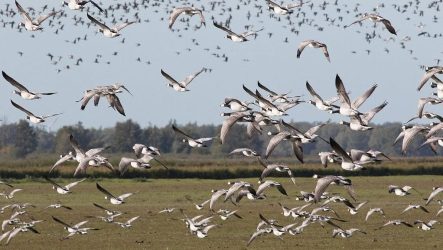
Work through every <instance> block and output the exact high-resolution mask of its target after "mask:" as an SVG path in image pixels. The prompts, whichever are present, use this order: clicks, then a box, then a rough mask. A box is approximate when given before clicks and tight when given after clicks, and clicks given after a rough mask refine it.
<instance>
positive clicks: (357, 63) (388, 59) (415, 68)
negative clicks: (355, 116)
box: [0, 0, 443, 130]
mask: <svg viewBox="0 0 443 250" xmlns="http://www.w3.org/2000/svg"><path fill="white" fill-rule="evenodd" d="M4 2H5V1H3V2H2V3H0V8H1V9H3V10H4V9H5V8H6V7H5V6H6V4H5V3H4ZM7 2H9V4H10V5H11V7H12V8H13V9H14V10H16V8H15V5H14V2H13V1H12V0H8V1H7ZM19 2H20V3H21V5H22V6H23V7H25V8H27V7H31V6H32V7H34V8H35V9H36V10H40V9H41V8H42V6H43V5H44V4H46V3H45V2H48V4H49V7H50V8H52V6H54V7H55V8H56V9H57V10H64V11H65V13H66V15H67V17H62V18H60V19H57V20H56V21H58V20H59V21H61V22H62V23H63V25H64V29H63V31H60V32H59V34H58V35H56V34H54V31H55V30H56V27H49V26H48V24H49V23H48V22H46V23H44V24H43V25H42V26H43V27H44V30H43V32H33V33H31V32H25V31H24V32H21V33H20V32H18V30H17V29H16V28H14V29H11V28H10V27H6V28H3V27H2V26H0V32H1V37H2V46H1V47H0V55H1V56H0V65H1V69H2V70H4V71H5V72H7V73H8V74H9V75H10V76H12V77H14V78H15V79H16V80H18V81H19V82H21V83H22V84H24V85H25V86H26V87H28V88H29V89H30V90H35V91H57V92H58V94H57V95H53V96H47V97H44V98H43V99H41V100H34V101H26V100H23V99H20V98H19V97H18V96H17V95H13V94H12V93H11V92H12V90H13V87H12V86H11V85H9V84H8V83H7V82H6V81H5V80H4V79H3V78H1V79H0V83H1V84H0V87H1V90H2V91H0V106H1V107H2V109H1V111H0V112H1V113H0V117H1V119H2V120H6V121H7V122H16V121H17V120H19V119H23V118H24V114H23V113H22V112H20V111H18V110H16V109H15V108H13V107H12V106H11V104H10V103H9V100H10V99H12V100H14V101H15V102H17V103H19V104H20V105H22V106H24V107H26V108H28V109H29V110H31V111H32V112H34V113H35V114H50V113H58V112H63V115H62V116H59V117H58V118H57V119H50V120H49V121H47V122H46V126H47V127H48V128H49V129H52V130H53V129H57V128H58V127H61V126H63V125H69V124H74V123H76V122H78V121H82V122H83V123H84V124H85V125H86V126H87V127H109V126H113V125H114V124H115V122H119V121H125V120H126V119H132V120H134V121H136V122H138V123H139V124H140V125H141V126H142V127H145V126H148V125H150V124H151V125H159V126H163V125H165V124H167V123H168V121H169V120H171V119H175V120H176V121H177V122H178V123H179V124H183V123H187V122H197V123H199V124H219V123H221V122H222V117H220V115H219V114H220V113H221V112H224V111H227V110H226V109H223V108H221V107H220V103H221V102H222V101H223V99H224V98H225V97H236V98H240V99H243V100H250V98H249V96H248V95H247V94H246V93H245V92H244V91H243V90H242V84H245V85H246V86H248V87H249V88H251V89H254V88H256V86H257V80H259V81H261V82H262V83H264V84H265V85H267V86H268V87H269V88H271V89H273V90H276V91H279V92H286V91H291V93H293V94H301V95H305V96H304V98H305V99H306V98H308V92H307V91H306V88H305V82H306V81H309V82H310V83H311V85H312V86H313V87H314V88H315V89H316V90H317V92H318V93H319V94H320V95H322V96H324V97H331V96H333V95H334V94H335V85H334V79H335V74H337V73H338V74H339V75H340V77H341V78H342V80H343V82H344V84H345V86H346V88H347V89H348V91H350V92H351V99H352V98H353V97H355V96H357V95H360V94H361V93H362V92H363V91H364V90H366V89H368V88H369V87H370V86H371V85H372V84H374V83H377V84H378V85H379V87H378V88H377V89H376V91H375V92H374V94H373V95H372V96H371V98H370V99H368V101H367V102H366V103H365V104H364V105H363V106H362V107H361V110H362V111H366V110H369V109H371V108H373V107H375V106H377V105H379V104H381V103H382V102H383V101H384V100H387V101H388V102H389V105H388V106H387V107H386V108H385V109H384V110H383V111H382V112H380V114H379V115H377V116H376V117H375V118H374V120H373V121H374V122H375V123H383V122H387V121H406V120H407V119H409V118H410V117H412V116H414V115H415V114H416V112H417V101H418V98H419V97H425V96H428V95H430V94H431V92H432V90H431V88H430V84H428V85H427V86H426V87H424V88H423V89H422V91H421V92H417V91H416V88H417V85H418V82H419V80H420V78H421V77H422V75H423V72H424V71H423V70H422V69H420V67H419V65H435V64H436V61H435V60H434V59H437V58H441V56H442V51H443V48H442V47H443V46H442V44H443V43H442V37H438V38H428V37H424V36H418V34H419V33H420V32H422V31H427V32H429V33H431V34H433V33H437V32H441V23H439V22H438V21H439V20H437V22H433V17H434V15H436V16H437V17H439V16H441V13H440V12H436V11H435V8H427V7H428V6H427V5H428V4H425V3H421V4H420V5H418V11H419V10H424V16H418V14H413V10H414V9H415V6H413V7H409V8H408V9H407V11H406V12H405V13H399V12H398V11H396V10H395V9H394V7H393V6H392V4H394V3H398V2H399V1H367V2H370V3H368V4H361V6H359V7H358V11H357V12H354V8H355V1H338V6H334V5H333V3H334V1H330V5H328V6H327V7H326V9H325V10H321V8H319V7H318V6H319V5H320V4H321V3H323V1H313V2H314V8H313V10H311V9H310V8H309V6H307V5H305V6H303V7H302V8H301V11H303V12H306V17H307V18H309V19H313V20H314V21H313V22H312V24H311V26H309V25H307V24H303V25H302V26H301V27H299V26H298V25H297V22H299V21H301V20H302V17H301V16H299V17H298V18H297V17H296V15H297V10H296V11H295V13H293V14H292V15H291V19H292V21H294V22H295V24H293V27H294V28H296V29H297V30H299V34H298V35H296V34H294V33H291V32H290V29H291V27H290V25H288V22H287V20H286V19H285V18H286V17H284V16H283V17H281V18H282V21H280V22H279V21H277V20H276V19H275V18H272V17H270V16H269V14H270V11H268V10H267V6H266V3H265V1H264V0H259V1H251V2H250V3H249V4H248V5H244V4H243V3H240V2H237V1H227V2H229V3H226V6H221V5H220V6H217V7H215V9H214V11H212V10H211V8H210V5H209V2H208V1H187V2H185V1H180V2H178V3H176V2H174V3H173V4H166V2H164V3H162V2H159V1H152V0H151V1H150V7H149V8H147V9H144V8H142V9H140V10H137V11H138V12H139V16H140V18H141V20H142V21H141V23H136V24H134V25H132V26H129V27H127V28H125V29H124V30H122V32H121V33H122V36H120V37H118V38H114V39H110V38H106V37H103V36H102V35H101V34H97V33H96V30H97V27H96V26H95V25H91V26H90V27H87V25H78V26H75V25H74V22H73V19H72V18H73V17H74V15H77V16H80V17H82V18H83V20H85V23H89V20H87V19H86V11H85V10H83V11H73V10H69V9H68V8H67V7H62V6H61V4H60V1H29V0H22V1H19ZM118 2H122V1H101V4H100V5H101V6H102V7H104V8H106V7H108V6H110V5H114V6H115V5H116V3H118ZM137 2H141V1H137ZM234 2H235V3H234ZM383 2H384V3H385V7H383V8H379V10H378V12H379V14H380V15H382V16H384V17H385V18H388V19H390V20H391V23H392V25H393V26H394V27H395V28H396V30H397V34H398V36H393V35H391V34H390V33H389V32H388V31H387V30H386V29H384V28H383V27H382V25H381V24H378V25H377V27H376V28H374V27H373V24H372V23H371V22H369V21H365V22H363V25H362V26H360V25H358V24H356V25H354V26H351V27H349V28H347V29H344V28H343V25H346V24H349V23H351V22H353V21H354V20H356V18H355V15H356V14H358V13H364V12H372V9H373V8H374V7H375V6H376V5H377V3H383ZM153 3H158V4H159V6H152V4H153ZM192 4H194V5H195V6H202V5H204V6H205V11H204V15H205V17H206V22H207V25H206V27H202V28H201V29H198V30H194V29H192V27H193V26H195V25H197V24H198V20H199V19H198V17H193V18H191V19H190V25H191V29H189V30H183V28H184V27H185V26H186V24H185V23H183V22H179V21H178V22H176V24H175V25H174V27H175V28H177V29H181V30H180V31H179V32H177V31H176V32H172V31H170V30H169V29H168V24H167V19H168V15H169V14H168V12H169V11H170V10H172V8H173V7H175V6H190V5H192ZM237 4H240V9H239V10H236V6H237ZM344 4H346V5H347V7H345V6H344ZM256 5H257V6H262V14H261V15H260V16H259V17H257V16H256V13H257V11H258V8H257V7H255V6H256ZM440 5H441V3H440ZM227 7H232V9H233V11H232V12H231V13H228V12H222V9H227ZM338 7H339V8H340V9H341V12H340V13H337V11H336V9H337V8H338ZM130 9H131V8H130ZM345 10H350V13H346V12H345ZM94 11H95V10H94ZM248 11H249V12H250V13H251V14H252V15H251V19H250V20H247V19H246V13H248ZM135 12H136V10H130V11H129V12H128V13H124V11H122V10H119V11H115V12H114V14H115V16H118V17H124V20H126V19H129V20H134V17H133V14H134V13H135ZM314 12H317V13H318V14H317V15H316V16H314V14H313V13H314ZM220 13H224V14H222V15H220ZM323 13H327V14H328V15H329V16H330V17H332V19H333V18H337V17H338V16H342V17H343V22H340V21H339V20H338V19H337V20H336V22H335V24H336V25H337V24H339V25H340V27H336V26H333V25H330V24H329V23H328V22H326V21H325V16H324V15H323ZM229 14H231V15H232V19H231V23H230V27H231V29H232V30H233V31H238V32H242V31H244V26H245V25H254V27H255V28H257V29H258V28H261V27H264V30H263V31H262V32H260V33H259V35H258V37H257V39H255V40H251V41H248V42H245V43H234V42H232V41H230V40H228V39H226V38H225V33H224V32H222V31H221V30H219V29H217V28H215V27H214V26H213V25H212V20H211V16H214V17H215V20H217V21H218V22H222V21H225V20H226V19H227V18H228V16H229ZM92 15H94V16H96V17H99V18H100V19H101V20H104V21H105V22H107V23H110V22H111V20H112V17H108V18H106V17H104V15H97V14H92ZM162 18H163V20H161V19H162ZM408 18H409V20H407V19H408ZM146 19H149V22H144V20H146ZM2 20H3V22H10V21H15V22H19V21H20V17H19V16H14V17H11V16H4V15H3V16H2ZM420 23H422V24H425V25H426V26H425V27H424V28H422V29H421V28H419V27H418V25H419V24H420ZM315 25H318V26H321V27H323V28H324V30H323V31H318V30H317V29H316V27H315ZM57 26H58V25H57ZM374 30H375V32H376V34H379V35H380V36H381V38H376V39H374V40H373V41H372V42H371V43H367V42H366V40H365V33H366V32H367V33H372V32H373V31H374ZM270 32H272V34H273V35H272V37H271V38H269V37H268V33H270ZM359 32H360V33H359ZM31 35H35V38H31ZM85 35H87V38H88V39H87V40H86V41H80V42H79V43H77V44H72V43H67V42H65V40H69V41H72V40H74V39H75V38H76V37H84V36H85ZM406 36H408V37H410V38H411V40H410V41H406V42H404V43H405V46H406V49H402V48H401V45H400V42H401V40H402V39H404V38H405V37H406ZM286 37H287V38H288V43H284V42H283V41H284V40H285V38H286ZM193 38H195V39H196V41H197V42H198V43H199V45H198V46H195V45H193V42H192V39H193ZM389 38H395V41H392V40H388V39H389ZM122 39H125V43H124V44H123V43H121V41H122ZM308 39H315V40H318V41H320V42H324V43H326V44H327V46H328V49H329V53H330V56H331V63H328V62H327V61H326V59H325V58H324V56H323V54H322V53H321V51H320V50H314V49H312V48H307V49H306V50H305V51H304V52H303V54H302V55H301V58H300V59H297V58H296V51H297V47H298V44H299V43H300V42H301V41H303V40H308ZM384 39H386V41H385V40H384ZM138 43H140V46H137V44H138ZM217 46H220V49H216V47H217ZM187 48H190V49H191V50H190V51H188V50H187ZM205 48H209V51H207V50H205ZM385 48H387V49H388V50H389V51H390V53H389V54H388V53H386V52H385ZM367 49H369V50H370V51H371V52H370V54H369V55H368V54H367V52H366V51H365V50H367ZM410 49H411V50H413V53H412V54H410V52H409V51H408V50H410ZM18 51H21V52H23V53H24V54H23V56H19V54H18ZM114 51H117V52H118V55H117V56H113V55H112V53H113V52H114ZM352 51H355V52H356V53H352ZM177 52H179V53H180V54H177ZM47 53H51V54H53V55H54V56H55V57H58V56H62V57H63V58H62V59H61V61H60V63H59V65H52V64H51V62H50V60H49V57H47V56H46V54H47ZM212 53H219V54H220V55H221V54H225V55H227V56H228V58H229V60H228V62H227V63H226V62H224V61H223V60H222V59H220V58H216V57H215V56H213V55H211V54H212ZM97 54H100V55H102V58H99V61H100V62H101V63H99V64H96V63H93V62H94V60H95V58H96V55H97ZM69 55H73V56H74V58H75V59H77V58H80V57H81V58H82V59H83V63H82V64H81V65H80V66H74V65H73V64H74V63H75V60H72V59H69ZM138 57H140V58H141V61H142V62H141V63H140V62H137V61H136V59H137V58H138ZM414 57H415V59H414ZM107 61H110V64H109V65H108V64H106V63H105V62H107ZM146 61H150V64H149V65H148V64H146V63H145V62H146ZM66 65H70V67H71V69H70V70H65V69H64V70H62V71H61V72H60V73H58V72H57V69H59V68H61V67H64V66H66ZM201 67H206V68H210V69H212V72H210V73H209V72H207V73H202V74H201V75H200V76H198V77H197V78H196V79H195V80H194V81H193V82H192V83H191V84H190V86H189V88H190V90H191V91H189V92H186V93H178V92H175V91H173V90H172V89H171V88H168V87H167V86H166V80H165V79H164V78H163V77H162V76H161V74H160V69H163V70H165V71H166V72H168V73H169V74H170V75H172V76H173V77H175V78H177V80H181V79H183V78H184V77H186V76H187V75H188V74H190V73H193V72H196V71H198V70H199V69H201ZM115 82H120V83H124V84H125V85H126V86H127V88H128V89H129V90H130V91H131V92H132V93H133V94H134V96H130V95H129V94H127V93H123V94H120V95H119V96H120V100H121V102H122V104H123V106H124V108H125V111H126V114H127V115H126V117H123V116H121V115H120V114H118V113H117V112H115V111H113V110H112V109H111V108H108V107H107V106H108V105H107V104H106V102H105V100H102V102H101V103H100V104H99V106H98V107H94V106H93V105H91V104H92V103H91V104H89V105H88V106H87V107H86V110H85V111H81V110H80V104H79V103H76V102H75V100H78V99H79V98H80V97H81V96H82V93H83V91H84V90H86V89H90V88H93V87H95V86H97V85H106V84H112V83H115ZM426 110H433V111H437V112H438V110H442V107H441V106H435V107H432V108H426ZM441 113H442V112H441ZM329 118H331V119H332V120H333V121H338V120H340V118H341V117H339V116H333V115H330V114H328V113H325V112H319V111H317V110H316V109H315V108H314V107H313V106H311V105H309V104H300V105H299V106H297V107H295V108H294V109H292V110H290V111H289V119H292V120H294V121H325V120H327V119H329Z"/></svg>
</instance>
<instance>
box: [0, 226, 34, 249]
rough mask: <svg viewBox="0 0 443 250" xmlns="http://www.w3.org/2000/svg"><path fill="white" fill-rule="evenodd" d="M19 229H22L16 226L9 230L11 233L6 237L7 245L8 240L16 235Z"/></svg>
mask: <svg viewBox="0 0 443 250" xmlns="http://www.w3.org/2000/svg"><path fill="white" fill-rule="evenodd" d="M29 229H31V228H29ZM21 231H22V228H21V227H17V228H15V229H13V230H11V233H10V234H9V237H8V239H7V240H6V243H5V245H8V244H9V241H11V239H12V238H14V236H16V235H17V234H18V233H20V232H21Z"/></svg>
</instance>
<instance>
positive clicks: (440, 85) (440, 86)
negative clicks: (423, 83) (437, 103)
mask: <svg viewBox="0 0 443 250" xmlns="http://www.w3.org/2000/svg"><path fill="white" fill-rule="evenodd" d="M431 78H432V80H434V81H435V82H433V83H431V88H436V89H437V92H435V93H432V94H433V95H435V96H437V97H438V98H443V81H442V80H440V79H439V78H438V77H436V76H435V75H433V76H431Z"/></svg>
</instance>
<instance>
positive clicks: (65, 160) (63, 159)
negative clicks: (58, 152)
mask: <svg viewBox="0 0 443 250" xmlns="http://www.w3.org/2000/svg"><path fill="white" fill-rule="evenodd" d="M70 159H72V156H71V155H69V154H67V155H65V156H63V157H62V158H60V159H59V160H58V161H57V162H56V163H55V164H54V165H53V166H52V168H51V169H50V170H49V173H52V171H54V169H55V168H56V167H58V166H60V165H61V164H63V163H65V162H67V161H69V160H70Z"/></svg>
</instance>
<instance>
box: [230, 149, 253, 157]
mask: <svg viewBox="0 0 443 250" xmlns="http://www.w3.org/2000/svg"><path fill="white" fill-rule="evenodd" d="M239 153H240V154H242V155H244V156H246V157H260V154H259V153H257V151H255V150H252V149H250V148H236V149H234V150H232V151H231V152H230V153H229V155H233V154H239Z"/></svg>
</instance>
